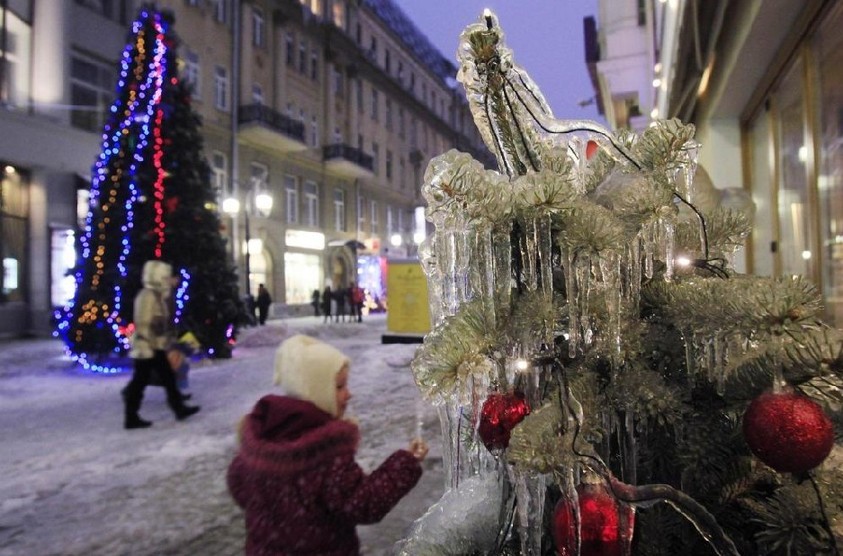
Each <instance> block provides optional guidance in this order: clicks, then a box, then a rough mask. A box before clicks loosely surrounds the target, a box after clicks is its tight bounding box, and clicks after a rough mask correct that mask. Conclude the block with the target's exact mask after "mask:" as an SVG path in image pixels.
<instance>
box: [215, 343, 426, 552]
mask: <svg viewBox="0 0 843 556" xmlns="http://www.w3.org/2000/svg"><path fill="white" fill-rule="evenodd" d="M348 373H349V359H348V358H347V357H346V356H345V355H344V354H343V353H342V352H340V351H338V350H337V349H335V348H333V347H332V346H330V345H328V344H325V343H323V342H320V341H319V340H316V339H314V338H311V337H309V336H304V335H301V334H299V335H296V336H293V337H291V338H288V339H287V340H285V341H284V342H283V343H282V344H281V346H280V347H279V348H278V351H277V352H276V356H275V382H276V383H277V384H280V386H281V387H282V388H283V389H284V391H285V392H286V394H287V395H284V396H279V395H275V394H269V395H266V396H264V397H262V398H261V399H260V400H258V402H257V404H256V405H255V407H254V409H253V410H252V412H251V413H249V414H248V415H247V416H246V417H245V418H244V420H243V422H242V424H241V428H240V434H241V443H240V448H239V451H238V453H237V455H236V456H235V457H234V460H233V461H232V462H231V464H230V465H229V468H228V473H227V475H226V481H227V485H228V489H229V492H230V493H231V495H232V497H233V498H234V500H235V501H236V503H237V504H238V505H239V506H240V507H242V508H243V509H244V511H245V514H246V555H247V556H258V555H260V556H268V555H279V556H282V555H283V556H296V555H305V554H308V555H312V554H319V555H321V556H357V555H359V553H360V542H359V539H358V537H357V532H356V526H357V524H370V523H377V522H379V521H380V520H381V519H383V517H384V516H385V515H386V514H387V513H388V512H389V511H390V510H391V509H392V508H393V507H394V506H395V505H396V504H397V503H398V501H399V500H401V498H402V497H404V495H406V494H407V493H408V492H409V491H410V490H411V489H412V488H413V487H414V486H415V484H416V483H417V482H418V480H419V477H421V474H422V469H421V465H420V461H421V460H422V459H424V457H425V456H426V455H427V445H426V444H425V443H424V442H423V441H421V440H415V441H413V442H411V443H410V447H409V449H408V450H398V451H396V452H394V453H393V454H392V455H391V456H389V457H388V458H387V459H386V461H384V462H383V463H382V464H381V465H380V466H379V467H378V468H377V469H375V470H374V471H373V472H372V473H371V474H369V475H367V474H366V473H365V472H364V471H363V470H362V469H361V468H360V466H359V465H358V464H357V463H356V462H355V461H354V457H355V453H356V451H357V445H358V443H359V440H360V432H359V430H358V428H357V425H355V424H354V423H352V422H350V421H347V420H344V419H343V416H344V414H345V410H346V406H347V404H348V401H349V399H351V393H350V392H349V390H348Z"/></svg>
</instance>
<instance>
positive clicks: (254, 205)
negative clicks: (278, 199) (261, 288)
mask: <svg viewBox="0 0 843 556" xmlns="http://www.w3.org/2000/svg"><path fill="white" fill-rule="evenodd" d="M259 186H260V184H256V183H255V182H254V181H253V182H252V187H251V188H250V190H249V192H248V193H247V194H246V202H245V204H244V205H245V206H244V210H243V231H244V233H245V238H246V248H245V249H244V252H243V263H244V269H245V278H244V284H245V288H246V296H249V295H250V294H251V293H252V286H251V283H250V276H251V273H252V270H251V268H250V260H249V257H250V255H251V252H252V251H253V250H254V251H256V252H257V251H259V250H260V248H258V247H255V246H253V245H252V237H251V233H250V230H249V217H250V216H254V213H253V212H252V211H253V210H255V211H257V214H258V215H260V216H262V217H264V218H266V217H267V216H269V213H270V212H271V211H272V204H273V199H272V195H270V194H269V193H267V192H266V191H264V190H262V189H260V187H259ZM222 210H223V212H225V213H226V214H228V215H230V216H231V217H232V218H234V217H235V216H237V215H238V214H239V213H240V201H239V199H237V198H236V197H229V198H228V199H225V200H224V201H223V203H222Z"/></svg>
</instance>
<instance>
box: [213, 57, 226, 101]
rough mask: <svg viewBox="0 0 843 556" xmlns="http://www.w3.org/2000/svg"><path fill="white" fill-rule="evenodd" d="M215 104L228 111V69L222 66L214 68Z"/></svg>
mask: <svg viewBox="0 0 843 556" xmlns="http://www.w3.org/2000/svg"><path fill="white" fill-rule="evenodd" d="M214 106H216V107H217V108H218V109H219V110H225V111H228V71H227V70H226V69H225V68H224V67H222V66H216V67H215V68H214Z"/></svg>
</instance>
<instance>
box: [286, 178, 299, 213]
mask: <svg viewBox="0 0 843 556" xmlns="http://www.w3.org/2000/svg"><path fill="white" fill-rule="evenodd" d="M284 192H285V193H286V200H287V223H289V224H296V223H297V222H298V221H299V183H298V180H297V179H296V177H295V176H284Z"/></svg>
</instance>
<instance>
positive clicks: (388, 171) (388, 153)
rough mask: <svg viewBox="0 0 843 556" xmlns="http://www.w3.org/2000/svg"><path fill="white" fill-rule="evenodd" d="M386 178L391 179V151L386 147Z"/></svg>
mask: <svg viewBox="0 0 843 556" xmlns="http://www.w3.org/2000/svg"><path fill="white" fill-rule="evenodd" d="M386 180H387V181H389V182H391V181H392V151H391V150H389V149H386Z"/></svg>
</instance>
